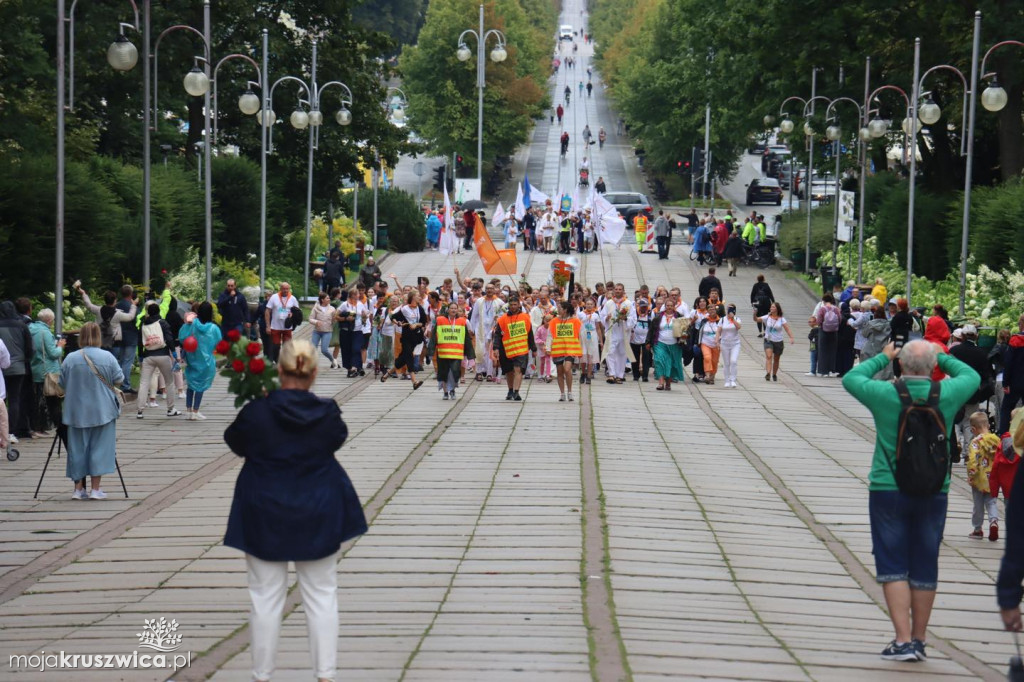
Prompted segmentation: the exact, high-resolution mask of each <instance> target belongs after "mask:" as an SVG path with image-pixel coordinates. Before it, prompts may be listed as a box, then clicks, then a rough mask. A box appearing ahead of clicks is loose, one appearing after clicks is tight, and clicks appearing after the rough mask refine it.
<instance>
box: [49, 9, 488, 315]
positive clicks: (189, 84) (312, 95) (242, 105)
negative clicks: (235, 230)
mask: <svg viewBox="0 0 1024 682" xmlns="http://www.w3.org/2000/svg"><path fill="white" fill-rule="evenodd" d="M78 1H79V0H72V4H71V9H70V12H68V13H66V12H65V0H57V17H58V18H57V220H56V250H55V251H56V254H55V255H56V272H55V288H54V290H55V298H56V301H55V302H56V306H55V307H56V316H57V319H56V328H57V330H58V331H60V330H61V328H62V323H63V284H64V198H65V144H64V137H65V136H64V131H65V120H64V116H65V112H66V111H72V110H73V109H74V55H75V44H74V42H75V38H74V36H75V34H74V21H75V19H74V17H75V9H76V6H77V4H78ZM128 2H129V4H130V5H131V7H132V10H133V15H134V21H133V22H132V23H124V22H121V23H120V24H119V27H118V33H117V36H116V38H115V39H114V41H113V42H112V43H111V45H110V46H109V47H108V49H107V62H108V63H109V65H110V66H111V68H113V69H114V70H116V71H130V70H132V69H133V68H135V65H136V64H137V63H138V61H139V51H138V49H137V48H136V47H135V45H134V44H133V43H132V42H131V41H130V40H129V39H128V37H127V36H126V35H125V33H124V31H125V29H129V28H130V29H133V30H135V31H136V32H137V33H141V34H142V43H143V47H142V53H143V55H142V56H143V61H144V69H143V72H144V73H143V144H142V147H143V149H142V157H143V164H142V165H143V281H144V283H145V284H146V285H147V286H148V284H149V282H150V274H151V273H150V265H151V264H150V251H151V239H150V233H151V186H152V183H151V177H150V170H151V168H150V161H151V159H150V156H151V150H150V147H151V134H152V132H153V131H155V130H156V129H157V123H158V120H159V106H158V103H157V93H158V90H157V84H158V64H159V62H158V59H157V57H158V54H159V48H160V43H161V41H162V40H163V39H164V38H165V37H166V36H167V35H169V34H171V33H174V32H176V31H185V32H186V33H192V34H194V35H195V36H196V37H197V38H199V40H200V42H201V43H202V47H203V53H202V55H198V56H195V57H194V63H193V66H192V68H191V69H190V70H189V71H188V72H187V73H186V74H185V77H184V79H183V83H182V84H183V87H184V89H185V91H186V92H187V93H188V94H189V95H191V96H193V97H204V98H205V99H204V102H203V117H204V131H203V132H204V136H206V139H205V140H204V141H203V143H202V153H203V155H204V158H203V170H202V175H203V184H204V198H205V214H206V216H205V218H206V220H205V222H206V225H205V227H206V230H205V242H206V243H205V270H206V296H207V298H212V293H213V292H212V269H213V262H212V258H213V256H212V246H213V235H212V231H213V230H212V228H213V217H212V174H211V163H210V160H211V154H212V151H213V147H214V146H215V145H216V144H217V133H218V124H217V118H218V117H217V110H218V109H217V108H218V105H219V101H218V92H217V89H218V88H217V85H218V81H217V76H218V73H219V71H220V67H221V66H222V65H224V64H225V63H226V62H228V61H231V60H236V59H237V60H243V61H246V62H249V64H251V65H252V67H253V69H254V70H255V75H256V78H255V80H250V81H248V83H247V89H246V91H245V92H243V93H242V95H241V96H239V98H238V108H239V110H240V111H241V112H242V113H243V114H245V115H247V116H252V115H255V116H256V118H257V121H258V122H259V124H260V128H261V131H260V188H261V191H260V289H261V291H262V290H263V289H264V288H265V286H266V220H267V156H268V155H269V154H271V153H273V143H272V139H271V137H272V136H271V131H272V126H273V125H274V124H275V122H276V121H277V115H276V114H275V113H274V110H273V106H272V104H273V93H274V89H275V88H276V87H277V86H278V85H280V84H282V83H286V82H287V83H293V84H296V85H298V87H299V91H300V92H299V94H300V98H299V102H298V106H297V107H296V109H295V110H294V111H293V112H292V113H291V115H290V116H289V122H290V123H291V125H292V127H293V128H295V129H296V130H306V129H308V130H309V156H308V164H307V166H308V169H307V187H306V239H305V267H304V275H305V277H304V287H303V294H304V296H308V288H309V264H310V239H311V228H312V191H313V153H314V151H315V150H316V149H317V148H318V145H319V134H320V127H321V125H322V124H323V122H324V115H323V113H322V110H321V96H322V94H323V92H324V90H325V89H327V88H328V87H329V86H338V87H339V88H340V89H341V90H342V98H341V108H340V109H338V111H337V112H336V113H335V115H334V118H335V121H336V122H337V123H338V125H341V126H347V125H349V124H350V123H351V122H352V112H351V110H350V107H351V106H352V99H353V97H352V91H351V89H350V88H349V87H348V86H347V85H345V84H344V83H342V82H340V81H330V82H328V83H325V84H324V85H322V86H320V85H319V84H318V82H317V43H316V40H314V41H313V46H312V60H311V64H310V78H309V80H308V81H306V80H303V79H301V78H298V77H295V76H284V77H282V78H280V79H278V80H277V81H275V82H274V83H273V84H272V85H270V87H265V83H266V82H267V81H268V80H269V79H267V78H266V77H267V74H268V73H269V72H268V63H267V55H268V49H267V43H268V31H267V30H266V29H264V30H263V45H262V48H263V55H262V67H261V66H260V65H259V64H257V63H256V61H255V60H254V59H252V58H251V57H249V56H247V55H243V54H230V55H228V56H226V57H224V58H223V59H221V60H220V61H218V62H217V63H216V64H215V65H213V64H212V61H213V57H212V54H211V39H210V0H203V19H204V22H203V23H204V26H203V31H199V30H198V29H196V28H194V27H192V26H188V25H184V24H179V25H174V26H171V27H169V28H167V29H165V30H164V31H163V32H162V33H160V35H159V36H158V37H157V40H156V42H155V44H154V45H153V47H152V50H151V48H150V10H151V2H152V0H143V2H142V17H141V21H140V16H139V15H140V11H139V6H138V5H137V4H136V2H135V0H128ZM479 20H480V23H479V30H474V29H468V30H466V31H463V32H462V34H461V35H460V36H459V42H458V48H457V51H456V56H457V57H458V59H459V60H460V61H467V60H468V59H469V58H470V57H471V56H472V51H471V50H470V48H469V47H468V46H467V44H466V38H467V36H473V37H474V38H475V39H476V43H477V89H478V102H477V104H478V112H477V178H478V180H481V181H482V179H483V178H482V162H483V113H484V106H483V104H484V103H483V93H484V87H485V85H486V82H485V73H484V71H485V64H486V59H485V58H484V57H485V50H486V45H487V41H488V39H490V38H494V39H495V41H496V44H495V46H494V48H493V49H492V50H491V52H490V59H491V61H493V62H495V63H501V62H503V61H505V59H507V57H508V51H507V49H506V40H505V35H504V34H503V33H502V32H501V31H500V30H498V29H490V30H486V31H485V29H484V6H483V5H480V10H479ZM65 24H67V26H65ZM65 30H67V34H68V35H69V37H70V40H69V43H70V45H69V48H70V49H66V47H65V35H66V34H65ZM65 53H67V54H68V57H69V60H68V78H67V83H68V86H67V88H68V92H67V96H65V73H64V72H65V68H64V67H65ZM200 65H201V66H200ZM211 65H212V66H213V69H212V73H211ZM254 87H255V88H257V89H259V90H260V92H261V93H262V94H261V95H257V94H256V92H254V91H253V88H254ZM211 91H212V100H211ZM393 91H394V92H397V93H398V94H399V95H400V96H401V98H402V102H403V113H404V108H405V105H406V104H407V102H408V100H407V99H406V97H405V93H404V92H402V91H401V89H400V88H394V87H392V88H388V89H387V92H388V93H391V92H393ZM302 94H304V95H305V98H304V99H303V98H302V97H301V95H302ZM383 106H384V107H385V109H386V108H387V106H388V102H387V100H385V102H384V103H383ZM263 112H267V114H266V116H264V115H263ZM396 118H397V116H396ZM381 173H382V168H381V163H380V155H379V152H375V164H374V169H373V176H374V177H373V190H374V207H373V223H374V227H373V242H374V244H376V242H377V238H378V234H377V227H378V225H377V189H378V184H379V182H380V175H381Z"/></svg>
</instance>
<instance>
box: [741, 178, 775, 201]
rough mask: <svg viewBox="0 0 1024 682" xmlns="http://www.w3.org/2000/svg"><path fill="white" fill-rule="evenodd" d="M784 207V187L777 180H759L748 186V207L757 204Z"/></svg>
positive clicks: (751, 182)
mask: <svg viewBox="0 0 1024 682" xmlns="http://www.w3.org/2000/svg"><path fill="white" fill-rule="evenodd" d="M758 202H760V203H762V204H764V203H771V204H775V205H776V206H781V205H782V187H781V186H779V181H778V180H776V179H775V178H758V179H754V180H751V181H750V184H749V185H747V206H753V205H754V204H756V203H758Z"/></svg>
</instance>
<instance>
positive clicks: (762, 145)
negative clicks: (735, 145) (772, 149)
mask: <svg viewBox="0 0 1024 682" xmlns="http://www.w3.org/2000/svg"><path fill="white" fill-rule="evenodd" d="M767 148H768V143H767V142H765V141H764V140H751V141H750V146H748V147H747V153H748V154H764V150H765V149H767Z"/></svg>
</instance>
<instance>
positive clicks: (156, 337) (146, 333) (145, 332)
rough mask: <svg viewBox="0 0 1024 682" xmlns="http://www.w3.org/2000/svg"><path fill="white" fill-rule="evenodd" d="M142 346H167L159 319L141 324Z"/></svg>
mask: <svg viewBox="0 0 1024 682" xmlns="http://www.w3.org/2000/svg"><path fill="white" fill-rule="evenodd" d="M142 347H143V348H145V349H146V350H160V349H161V348H166V347H167V343H166V342H165V341H164V330H163V327H162V326H161V324H160V320H157V321H156V322H150V323H149V324H144V325H142Z"/></svg>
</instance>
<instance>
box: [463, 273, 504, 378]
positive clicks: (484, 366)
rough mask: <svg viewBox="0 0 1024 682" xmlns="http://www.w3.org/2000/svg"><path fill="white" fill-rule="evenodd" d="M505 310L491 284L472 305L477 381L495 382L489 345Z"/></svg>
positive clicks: (493, 364)
mask: <svg viewBox="0 0 1024 682" xmlns="http://www.w3.org/2000/svg"><path fill="white" fill-rule="evenodd" d="M504 310H505V304H504V303H503V302H502V300H501V299H500V298H498V297H497V295H496V294H495V287H494V285H493V284H487V285H486V286H485V287H484V296H483V297H482V298H478V299H477V300H476V302H475V303H473V316H472V320H471V321H472V325H473V336H474V338H475V339H476V341H477V343H476V376H477V381H482V380H483V378H484V377H486V378H488V379H490V380H492V381H493V380H495V378H496V371H495V363H494V362H493V361H492V359H491V352H490V351H491V344H492V343H493V342H494V323H495V322H496V321H497V319H498V318H499V317H500V316H501V314H502V313H503V312H504Z"/></svg>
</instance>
